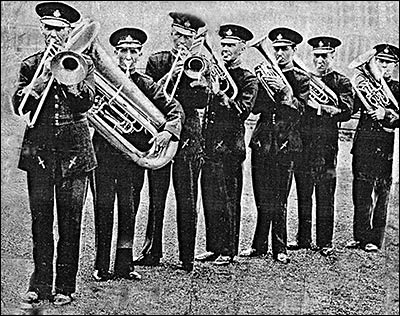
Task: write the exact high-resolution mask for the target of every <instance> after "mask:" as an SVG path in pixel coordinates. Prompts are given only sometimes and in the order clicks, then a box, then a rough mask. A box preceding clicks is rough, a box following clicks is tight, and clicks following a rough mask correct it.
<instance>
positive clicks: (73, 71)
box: [50, 51, 88, 85]
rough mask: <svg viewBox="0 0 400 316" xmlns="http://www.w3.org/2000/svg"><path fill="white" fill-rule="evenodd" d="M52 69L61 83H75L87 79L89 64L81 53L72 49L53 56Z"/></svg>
mask: <svg viewBox="0 0 400 316" xmlns="http://www.w3.org/2000/svg"><path fill="white" fill-rule="evenodd" d="M50 69H51V72H52V73H53V75H54V77H55V79H57V80H58V81H59V82H60V83H62V84H65V85H74V84H78V83H79V82H81V81H82V80H83V79H85V77H86V75H87V72H88V64H87V62H86V61H85V59H84V58H83V57H82V56H81V55H79V54H77V53H75V52H72V51H65V52H60V53H58V54H56V55H55V56H54V57H53V59H52V60H51V63H50Z"/></svg>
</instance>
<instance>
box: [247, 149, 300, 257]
mask: <svg viewBox="0 0 400 316" xmlns="http://www.w3.org/2000/svg"><path fill="white" fill-rule="evenodd" d="M251 160H252V161H251V162H252V180H253V190H254V198H255V202H256V207H257V224H256V230H255V233H254V238H253V244H252V248H254V249H256V250H257V252H258V253H260V254H266V253H267V251H268V235H269V231H270V229H272V252H273V255H274V256H277V255H278V253H286V243H287V229H286V217H287V199H288V196H289V193H290V188H291V185H292V178H293V160H292V159H290V157H284V158H279V159H278V157H275V156H272V155H264V154H261V153H259V152H258V151H255V150H253V152H252V159H251Z"/></svg>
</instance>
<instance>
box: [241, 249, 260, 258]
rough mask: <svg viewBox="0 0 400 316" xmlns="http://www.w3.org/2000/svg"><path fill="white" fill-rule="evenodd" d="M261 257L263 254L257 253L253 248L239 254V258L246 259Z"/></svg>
mask: <svg viewBox="0 0 400 316" xmlns="http://www.w3.org/2000/svg"><path fill="white" fill-rule="evenodd" d="M262 255H264V253H261V252H259V251H258V250H257V249H255V248H248V249H245V250H243V251H241V252H240V253H239V257H247V258H251V257H258V256H262Z"/></svg>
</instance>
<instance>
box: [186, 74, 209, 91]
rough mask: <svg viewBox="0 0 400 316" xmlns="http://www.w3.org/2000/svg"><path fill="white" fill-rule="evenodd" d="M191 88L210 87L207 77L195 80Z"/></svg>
mask: <svg viewBox="0 0 400 316" xmlns="http://www.w3.org/2000/svg"><path fill="white" fill-rule="evenodd" d="M190 86H191V87H192V88H195V87H197V88H204V89H205V88H207V87H208V81H207V79H206V77H204V76H200V78H199V79H198V80H194V81H192V82H191V83H190Z"/></svg>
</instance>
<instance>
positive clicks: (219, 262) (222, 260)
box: [213, 255, 233, 266]
mask: <svg viewBox="0 0 400 316" xmlns="http://www.w3.org/2000/svg"><path fill="white" fill-rule="evenodd" d="M232 262H233V258H232V257H231V256H223V255H220V256H219V257H218V258H217V259H215V260H214V262H213V264H214V265H216V266H227V265H229V264H231V263H232Z"/></svg>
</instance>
